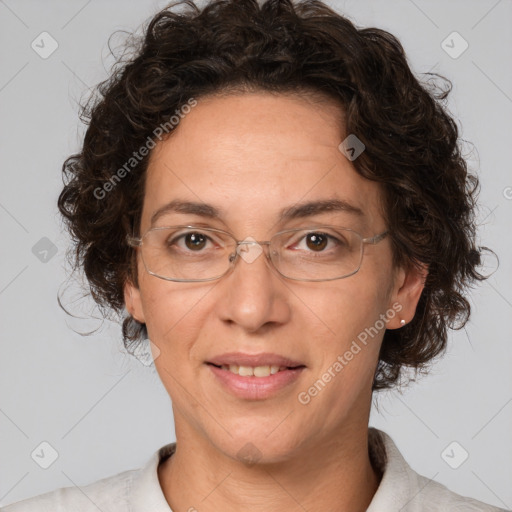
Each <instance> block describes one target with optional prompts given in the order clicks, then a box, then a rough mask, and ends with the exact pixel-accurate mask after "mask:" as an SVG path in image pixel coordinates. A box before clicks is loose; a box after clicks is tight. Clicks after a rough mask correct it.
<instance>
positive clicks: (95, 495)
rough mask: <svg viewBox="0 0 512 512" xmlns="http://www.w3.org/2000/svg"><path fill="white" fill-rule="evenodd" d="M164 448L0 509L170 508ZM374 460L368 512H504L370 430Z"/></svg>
mask: <svg viewBox="0 0 512 512" xmlns="http://www.w3.org/2000/svg"><path fill="white" fill-rule="evenodd" d="M175 446H176V444H175V443H171V444H168V445H165V446H163V447H162V448H160V449H159V450H157V451H156V452H155V453H154V454H153V456H152V457H151V458H150V459H149V461H148V462H147V464H146V465H145V466H144V467H143V468H140V469H136V470H129V471H124V472H122V473H119V474H117V475H115V476H111V477H108V478H104V479H102V480H98V481H96V482H94V483H92V484H89V485H86V486H84V487H81V488H78V487H65V488H61V489H57V490H55V491H51V492H49V493H46V494H41V495H40V496H36V497H34V498H29V499H27V500H23V501H19V502H17V503H13V504H11V505H8V506H6V507H3V508H2V512H98V511H101V512H172V510H171V508H170V507H169V504H168V503H167V501H166V499H165V496H164V493H163V491H162V488H161V487H160V483H159V480H158V465H159V464H160V462H162V461H163V460H165V459H166V458H168V457H169V456H171V455H172V453H174V450H175ZM369 446H370V454H371V458H372V463H373V464H376V465H378V467H379V468H380V469H381V471H382V472H383V476H382V480H381V482H380V485H379V488H378V489H377V492H376V493H375V495H374V497H373V499H372V502H371V503H370V506H369V508H368V509H367V512H398V511H401V512H441V511H442V512H445V511H446V512H454V511H460V512H462V511H481V512H497V511H504V510H505V509H500V508H496V507H493V506H491V505H486V504H485V503H482V502H479V501H476V500H473V499H471V498H465V497H462V496H459V495H458V494H455V493H453V492H451V491H450V490H449V489H447V488H446V487H445V486H443V485H441V484H439V483H437V482H435V481H433V480H430V479H428V478H425V477H423V476H421V475H419V474H418V473H416V472H415V471H413V470H412V469H411V467H410V466H409V465H408V464H407V462H406V461H405V459H404V458H403V457H402V455H401V453H400V452H399V451H398V448H397V447H396V445H395V443H394V442H393V440H392V439H391V438H390V437H389V436H388V435H387V434H386V433H384V432H382V431H380V430H377V429H375V428H370V429H369Z"/></svg>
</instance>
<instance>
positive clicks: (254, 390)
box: [207, 364, 306, 400]
mask: <svg viewBox="0 0 512 512" xmlns="http://www.w3.org/2000/svg"><path fill="white" fill-rule="evenodd" d="M207 366H208V368H209V369H210V371H211V372H212V373H213V375H214V376H215V378H216V380H217V381H219V383H220V384H221V386H222V387H223V388H224V389H225V390H227V391H228V392H229V393H230V394H232V395H234V396H236V397H238V398H242V399H244V400H265V399H268V398H271V397H272V396H274V395H276V394H277V393H278V392H279V391H281V390H282V389H283V388H285V387H286V386H289V385H290V384H292V383H293V382H295V381H296V380H297V379H298V378H299V376H300V374H301V373H302V371H303V370H304V369H305V368H306V367H305V366H299V367H297V368H288V369H286V370H282V371H280V372H277V373H274V374H273V375H269V376H268V377H254V376H252V377H242V376H241V375H237V374H235V373H232V372H230V371H229V370H223V369H222V368H217V366H213V364H207Z"/></svg>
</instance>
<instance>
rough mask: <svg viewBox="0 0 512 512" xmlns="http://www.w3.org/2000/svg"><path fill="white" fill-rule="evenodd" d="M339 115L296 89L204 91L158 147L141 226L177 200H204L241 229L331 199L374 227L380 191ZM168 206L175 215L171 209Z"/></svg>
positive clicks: (343, 213)
mask: <svg viewBox="0 0 512 512" xmlns="http://www.w3.org/2000/svg"><path fill="white" fill-rule="evenodd" d="M342 118H343V112H342V110H341V107H339V106H337V105H336V104H334V103H332V102H330V103H326V102H324V103H319V102H318V101H310V100H308V99H305V98H303V97H299V96H291V95H271V94H268V93H246V94H242V95H234V96H225V97H209V98H206V99H202V100H201V99H200V100H198V102H197V105H196V106H195V107H193V108H192V109H191V111H190V112H189V113H188V114H186V115H185V116H184V117H183V118H182V119H181V121H180V123H179V125H178V127H177V129H176V131H175V132H173V133H172V135H171V136H170V137H169V138H168V139H165V140H163V141H161V142H159V143H158V144H157V145H156V147H155V148H154V149H153V151H152V154H151V156H150V160H149V165H148V169H147V176H146V187H145V198H144V208H143V215H142V225H141V229H142V230H145V229H148V228H149V227H150V225H151V220H152V218H153V220H154V217H155V214H156V213H157V212H158V211H159V210H160V211H163V210H165V206H166V205H168V204H169V203H173V202H174V204H176V203H177V202H181V203H184V202H193V203H203V204H205V205H207V206H206V208H205V209H204V211H207V210H208V209H209V210H210V213H212V214H214V216H215V218H216V220H218V221H219V222H221V223H223V224H224V225H225V227H230V228H231V229H237V226H238V227H241V226H242V225H243V224H244V223H245V227H247V225H250V226H251V227H257V225H258V224H259V223H261V224H264V225H267V226H269V225H272V226H276V225H277V224H278V223H280V222H285V221H289V220H290V216H288V218H287V217H286V215H285V214H286V213H287V212H288V213H289V212H290V211H292V210H293V209H294V208H295V210H296V209H297V207H298V206H300V205H305V204H306V203H311V202H316V203H318V202H321V201H323V202H329V201H331V204H334V203H335V202H336V203H337V205H338V206H340V204H341V203H343V204H344V206H345V207H343V205H342V207H341V208H333V207H331V208H329V207H327V208H326V209H325V214H326V215H327V211H330V212H331V214H333V213H332V212H334V211H336V215H338V218H339V219H340V221H341V219H346V223H348V222H349V220H350V219H352V221H353V222H354V223H356V224H355V225H357V226H358V227H360V229H363V228H364V229H368V230H370V231H372V230H373V227H374V225H376V224H379V218H380V217H381V214H380V190H379V187H378V185H377V184H376V183H374V182H371V181H369V180H366V179H364V178H363V177H361V176H360V175H359V174H358V173H357V172H356V171H355V169H354V167H353V165H352V163H351V162H350V161H349V160H348V159H347V158H346V157H345V156H344V155H343V154H342V153H341V152H340V150H339V149H338V146H339V144H340V142H341V141H342V140H343V139H344V138H345V137H346V135H347V134H345V133H344V127H343V124H342ZM209 207H213V208H209ZM174 210H176V209H174ZM196 210H197V209H196ZM357 210H359V212H360V214H357ZM183 211H186V210H183ZM309 211H310V213H311V215H319V214H320V213H318V212H319V211H320V210H318V209H316V210H315V208H310V210H309ZM304 212H306V213H307V208H303V209H302V213H304ZM162 215H163V214H160V216H161V217H162ZM165 215H174V214H173V213H172V210H171V209H170V208H169V209H168V210H167V213H166V214H165ZM174 218H176V217H174ZM302 218H304V215H303V216H302ZM380 225H382V221H381V222H380ZM375 227H376V226H375ZM263 231H264V230H263Z"/></svg>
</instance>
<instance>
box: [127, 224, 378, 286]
mask: <svg viewBox="0 0 512 512" xmlns="http://www.w3.org/2000/svg"><path fill="white" fill-rule="evenodd" d="M387 234H388V232H387V231H384V232H382V233H380V234H378V235H375V236H373V237H371V238H363V237H362V236H361V235H360V234H359V233H356V232H355V231H353V230H352V229H348V228H344V227H339V226H313V227H309V228H299V229H288V230H285V231H280V232H279V233H276V234H275V235H274V236H273V237H272V238H271V239H270V240H268V241H257V240H254V239H253V238H251V237H248V238H246V239H245V240H241V241H240V240H237V239H236V238H235V237H234V236H233V235H232V234H231V233H228V232H227V231H223V230H220V229H214V228H204V227H199V226H166V227H156V228H152V229H150V230H149V231H147V232H146V233H145V234H144V235H143V236H142V237H140V238H138V237H134V236H130V235H128V236H127V237H126V238H127V242H128V245H130V246H131V247H139V248H140V249H141V253H142V261H143V263H144V266H145V268H146V271H147V272H148V273H149V274H151V275H153V276H155V277H159V278H160V279H165V280H167V281H180V282H194V281H213V280H215V279H219V278H221V277H223V276H224V275H226V274H227V273H228V272H229V271H230V270H231V269H233V268H234V266H235V264H236V262H237V260H238V256H240V257H241V258H242V259H244V260H245V261H246V262H247V263H252V262H253V261H254V260H255V259H256V258H257V257H259V255H260V254H261V253H262V252H263V248H262V246H266V247H267V248H268V253H267V260H268V261H270V263H271V264H272V265H273V266H274V268H275V269H276V270H277V272H278V273H279V274H281V275H282V276H283V277H286V278H288V279H293V280H296V281H331V280H335V279H343V278H345V277H348V276H351V275H353V274H355V273H356V272H357V271H358V270H359V269H360V267H361V262H362V260H363V252H364V246H365V244H377V243H378V242H380V241H381V240H382V239H383V238H385V236H386V235H387Z"/></svg>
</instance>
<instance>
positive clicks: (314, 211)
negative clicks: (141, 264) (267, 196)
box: [151, 199, 365, 226]
mask: <svg viewBox="0 0 512 512" xmlns="http://www.w3.org/2000/svg"><path fill="white" fill-rule="evenodd" d="M326 212H346V213H350V214H352V215H354V216H356V217H359V218H364V217H365V214H364V212H363V211H362V210H361V209H360V208H358V207H357V206H354V205H352V204H350V203H349V202H347V201H345V200H343V199H323V200H319V201H308V202H303V203H298V204H295V205H293V206H289V207H287V208H283V209H282V210H280V212H279V213H278V221H280V222H283V221H289V220H293V219H300V218H305V217H311V216H313V215H318V214H320V213H326ZM167 213H182V214H191V215H199V216H201V217H205V218H211V219H222V218H223V217H224V211H223V210H222V209H220V208H216V207H215V206H213V205H211V204H207V203H198V202H192V201H181V200H178V199H176V200H174V201H171V202H170V203H167V204H165V205H164V206H162V207H160V208H159V209H158V210H156V211H155V212H154V213H153V215H152V216H151V225H152V226H153V225H154V224H155V222H156V221H157V220H158V219H160V217H163V216H164V215H166V214H167Z"/></svg>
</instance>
